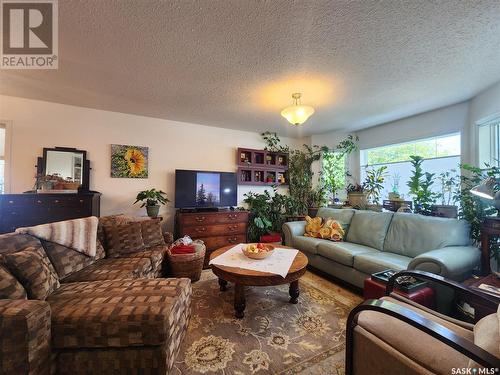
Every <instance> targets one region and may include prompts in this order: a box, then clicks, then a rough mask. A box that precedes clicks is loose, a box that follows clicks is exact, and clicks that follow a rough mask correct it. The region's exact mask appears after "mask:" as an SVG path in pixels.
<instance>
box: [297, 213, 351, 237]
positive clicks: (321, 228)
mask: <svg viewBox="0 0 500 375" xmlns="http://www.w3.org/2000/svg"><path fill="white" fill-rule="evenodd" d="M306 222H307V223H306V230H305V233H304V236H306V237H314V238H323V239H326V240H331V241H336V242H338V241H342V239H343V238H344V234H345V232H344V230H343V229H342V226H341V225H340V223H339V222H338V221H336V220H335V219H333V218H331V217H329V218H327V219H325V220H323V219H322V218H321V217H319V216H318V217H315V218H311V217H309V216H306Z"/></svg>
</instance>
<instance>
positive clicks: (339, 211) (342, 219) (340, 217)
mask: <svg viewBox="0 0 500 375" xmlns="http://www.w3.org/2000/svg"><path fill="white" fill-rule="evenodd" d="M354 212H355V210H353V209H350V208H328V207H321V208H320V209H319V210H318V213H317V214H316V216H320V217H322V218H323V219H327V218H329V217H331V218H333V219H335V220H337V221H338V222H339V223H340V225H341V226H342V228H343V229H344V231H345V233H347V232H348V231H349V225H350V224H351V220H352V217H353V216H354Z"/></svg>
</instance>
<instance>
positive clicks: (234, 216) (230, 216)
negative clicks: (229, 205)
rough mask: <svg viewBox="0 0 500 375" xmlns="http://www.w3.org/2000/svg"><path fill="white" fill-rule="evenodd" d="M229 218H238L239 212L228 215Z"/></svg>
mask: <svg viewBox="0 0 500 375" xmlns="http://www.w3.org/2000/svg"><path fill="white" fill-rule="evenodd" d="M227 218H228V219H229V220H236V219H237V218H238V215H237V214H229V215H227Z"/></svg>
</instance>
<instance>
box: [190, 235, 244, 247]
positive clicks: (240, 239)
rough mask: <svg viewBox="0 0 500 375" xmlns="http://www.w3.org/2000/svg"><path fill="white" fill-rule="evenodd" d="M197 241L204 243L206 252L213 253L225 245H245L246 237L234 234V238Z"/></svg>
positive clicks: (213, 238)
mask: <svg viewBox="0 0 500 375" xmlns="http://www.w3.org/2000/svg"><path fill="white" fill-rule="evenodd" d="M198 239H199V240H202V241H203V242H204V243H205V246H206V248H207V251H214V250H217V249H219V248H221V247H224V246H227V245H236V244H239V243H245V242H246V239H247V237H246V235H245V234H235V235H234V236H218V237H200V238H198Z"/></svg>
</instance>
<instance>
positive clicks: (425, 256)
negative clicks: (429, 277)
mask: <svg viewBox="0 0 500 375" xmlns="http://www.w3.org/2000/svg"><path fill="white" fill-rule="evenodd" d="M479 262H480V251H479V249H478V248H476V247H473V246H449V247H443V248H442V249H437V250H431V251H427V252H425V253H422V254H420V255H418V256H416V257H415V258H413V260H412V261H411V262H410V264H409V265H408V269H409V270H418V271H426V272H431V273H435V274H437V275H441V276H444V277H446V278H448V279H451V280H456V281H462V280H465V279H467V278H468V277H470V275H471V274H472V271H473V270H474V269H475V268H476V267H478V266H479Z"/></svg>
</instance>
